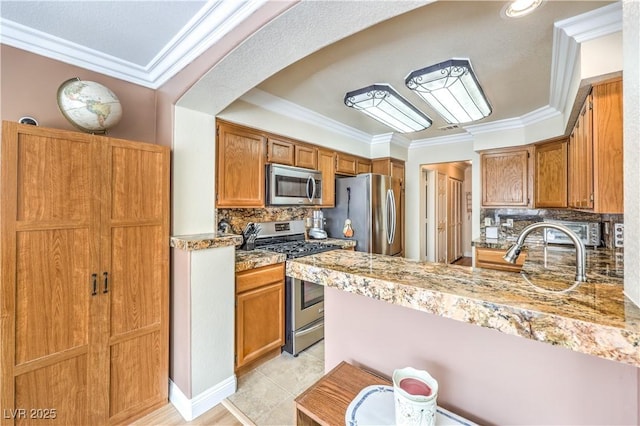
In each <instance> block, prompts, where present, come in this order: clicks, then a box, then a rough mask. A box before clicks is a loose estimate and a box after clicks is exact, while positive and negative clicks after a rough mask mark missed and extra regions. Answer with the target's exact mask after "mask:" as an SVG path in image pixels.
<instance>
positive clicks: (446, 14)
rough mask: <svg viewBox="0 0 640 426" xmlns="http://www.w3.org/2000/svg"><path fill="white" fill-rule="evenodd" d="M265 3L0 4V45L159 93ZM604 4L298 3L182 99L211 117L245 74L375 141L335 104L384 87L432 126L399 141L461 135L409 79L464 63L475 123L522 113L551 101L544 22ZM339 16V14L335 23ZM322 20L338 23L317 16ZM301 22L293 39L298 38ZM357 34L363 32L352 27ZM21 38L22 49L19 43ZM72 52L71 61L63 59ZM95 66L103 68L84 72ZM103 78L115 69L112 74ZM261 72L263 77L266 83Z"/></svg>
mask: <svg viewBox="0 0 640 426" xmlns="http://www.w3.org/2000/svg"><path fill="white" fill-rule="evenodd" d="M264 1H265V0H251V1H249V2H239V1H237V0H222V1H208V2H204V1H190V0H183V1H6V0H1V1H0V16H1V18H2V23H3V29H2V36H3V38H2V42H3V43H8V44H11V43H13V42H15V41H16V40H18V41H17V42H16V43H17V44H12V45H14V46H16V47H19V48H22V49H26V50H31V51H33V52H34V53H38V54H46V55H47V56H50V57H53V58H55V59H60V60H63V61H67V62H70V63H74V64H75V65H79V66H85V67H87V68H89V69H93V70H94V71H98V72H103V73H105V74H108V75H112V76H114V77H118V78H123V79H129V76H131V77H133V78H130V79H129V81H132V82H134V83H138V84H146V85H149V86H150V87H158V85H159V84H161V82H162V81H166V79H167V78H169V77H170V76H171V75H173V73H175V72H177V71H178V70H179V69H180V68H181V67H182V66H185V65H186V64H187V63H188V62H189V61H191V60H193V59H194V56H193V55H195V54H197V52H201V51H202V49H203V48H204V47H203V45H198V43H199V42H202V41H203V40H206V41H207V43H208V44H207V46H210V45H212V44H213V43H214V42H215V40H216V39H215V38H214V37H212V34H218V33H219V34H218V35H217V37H220V36H222V34H223V33H224V32H226V31H229V30H230V29H231V28H233V26H234V25H237V23H238V22H240V21H241V20H242V19H245V18H246V16H248V15H249V14H250V13H252V11H255V10H256V9H257V8H259V7H260V6H261V5H262V4H264ZM425 3H428V1H427V2H425ZM610 3H612V2H610V1H590V0H588V1H575V0H574V1H553V0H551V1H547V2H545V3H544V4H543V6H542V7H541V8H540V9H539V10H537V11H536V12H535V13H533V14H532V15H529V16H527V17H524V18H519V19H506V18H503V15H502V14H501V10H502V8H503V7H504V6H505V4H506V2H505V1H451V0H441V1H437V2H434V3H431V4H426V5H424V6H421V7H417V6H419V4H410V2H393V1H391V2H381V1H372V2H355V3H354V2H351V1H303V2H301V3H299V4H297V5H296V6H294V7H292V8H291V9H290V10H289V11H287V12H285V13H284V14H283V15H282V16H281V17H279V18H277V19H276V21H281V22H283V23H286V22H287V19H289V20H293V21H291V22H290V23H289V24H286V25H285V24H283V25H280V26H279V27H278V26H277V25H276V26H274V25H272V24H273V23H274V22H272V23H270V24H269V25H268V26H271V27H272V28H278V29H277V30H274V31H271V33H268V32H265V34H271V35H270V36H265V37H262V38H260V37H257V38H256V37H255V36H254V37H252V38H250V39H248V40H247V41H245V42H244V43H243V44H242V45H240V46H239V48H238V49H237V51H238V53H239V55H236V56H240V58H239V59H234V60H233V61H230V60H229V59H230V58H232V57H233V56H234V53H235V52H232V53H231V54H230V55H229V58H225V60H224V61H223V63H222V66H216V67H215V68H218V69H219V71H218V72H210V73H209V75H207V76H205V77H204V78H203V79H202V80H201V81H200V82H198V83H197V84H196V85H195V86H194V87H193V89H192V90H190V91H189V92H188V93H187V94H186V95H185V97H184V98H183V99H182V100H181V102H182V103H184V104H185V105H186V106H187V107H191V108H193V109H196V110H200V111H203V112H213V113H217V111H220V109H219V108H217V107H216V106H217V104H216V99H215V98H216V97H212V96H211V93H220V90H226V89H228V88H233V87H235V86H234V85H239V84H242V82H241V80H242V81H245V80H247V78H244V76H243V78H241V79H240V78H236V77H234V76H238V75H241V74H243V75H245V74H246V75H251V76H252V77H251V78H249V79H248V80H249V81H251V83H250V85H251V86H253V85H257V88H258V89H260V90H261V91H263V92H266V93H268V94H270V95H273V96H275V97H276V98H272V99H280V100H284V101H288V102H290V103H293V104H295V105H297V106H300V107H303V108H305V109H306V110H308V111H313V112H314V113H316V114H318V115H320V116H323V117H326V118H328V119H330V120H333V121H336V122H338V123H341V124H342V125H344V126H347V127H350V128H353V129H356V130H357V131H360V132H362V133H363V134H367V135H379V134H384V133H388V132H390V129H389V128H387V127H385V126H383V125H382V124H379V123H377V122H376V121H374V120H372V119H371V118H369V117H367V116H365V115H363V114H361V113H359V112H357V111H355V110H352V109H350V108H347V107H345V106H344V104H343V98H344V94H345V93H346V92H348V91H352V90H356V89H359V88H362V87H365V86H368V85H371V84H373V83H389V84H391V85H392V86H393V87H394V88H395V89H396V90H397V91H399V92H400V93H401V94H402V95H403V96H404V97H405V98H407V99H408V100H409V101H411V102H412V103H414V104H415V105H416V106H417V107H418V108H420V109H421V110H423V111H424V112H425V113H427V114H428V115H429V116H430V117H431V118H432V119H433V120H434V125H433V126H432V128H430V129H427V130H425V131H422V132H415V133H410V134H405V137H407V139H410V140H418V139H423V138H432V137H437V136H443V135H446V134H451V133H456V132H462V131H463V130H460V129H454V130H448V131H446V132H445V131H441V130H438V128H439V127H442V126H446V123H445V122H444V120H442V118H440V117H439V116H438V115H437V114H436V113H435V112H434V111H432V110H431V109H430V108H429V107H428V106H427V105H426V104H424V103H423V101H422V100H421V99H419V98H418V97H417V96H416V95H415V94H413V93H412V92H411V91H409V90H408V89H407V88H406V87H405V86H404V78H405V77H406V76H407V74H409V73H410V72H411V71H412V70H415V69H419V68H424V67H426V66H429V65H432V64H435V63H438V62H441V61H444V60H447V59H449V58H454V57H460V58H469V59H470V60H471V62H472V64H473V67H474V69H475V71H476V74H477V76H478V79H479V81H480V83H481V85H482V86H483V88H484V91H485V93H486V95H487V97H488V98H489V101H490V103H491V105H492V107H493V113H492V115H491V116H489V117H488V118H486V119H484V120H481V121H479V122H477V123H479V124H486V123H491V122H493V121H498V120H503V119H510V118H517V117H521V116H523V115H525V114H528V113H531V112H533V111H535V110H537V109H539V108H542V107H545V106H547V105H549V104H550V99H551V98H552V94H551V93H550V88H551V87H552V86H553V84H551V81H550V78H551V67H552V52H553V25H554V22H557V21H560V20H563V19H566V18H569V17H573V16H576V15H579V14H582V13H584V12H587V11H591V10H594V9H598V8H601V7H602V6H605V5H607V4H610ZM404 4H406V6H404ZM394 7H395V8H396V9H397V10H398V12H396V13H401V11H402V8H403V7H405V10H410V11H409V12H407V13H402V14H400V15H398V16H396V17H394V18H391V19H388V20H383V21H382V22H380V23H378V24H377V25H374V26H372V27H368V28H367V27H366V25H361V19H360V18H361V16H363V15H365V16H368V14H369V12H371V13H380V16H381V17H382V16H383V15H384V13H383V9H385V8H386V9H388V10H389V11H391V10H392V9H393V8H394ZM416 7H417V8H416ZM377 9H380V12H378V11H377ZM411 9H413V10H411ZM340 10H344V11H345V12H344V13H343V14H339V15H336V13H338V12H339V11H340ZM354 10H355V12H354ZM297 11H300V13H298V12H297ZM303 11H309V13H313V15H309V14H308V13H307V14H305V13H304V12H303ZM329 11H331V12H330V13H328V12H329ZM325 13H326V14H327V16H331V15H332V14H333V16H339V18H337V19H333V20H329V19H323V15H324V14H325ZM388 16H392V15H388ZM204 17H206V18H207V19H208V20H205V19H204ZM381 19H384V18H381ZM300 20H302V21H303V22H300ZM372 21H375V19H373V20H372ZM301 26H302V27H303V28H304V31H303V32H300V31H299V28H300V27H301ZM335 26H343V27H344V30H342V33H343V34H345V35H348V34H353V35H351V36H349V37H347V38H342V37H344V35H343V36H341V37H337V38H332V37H334V35H336V34H340V33H341V31H338V30H335V29H333V28H332V27H335ZM359 28H363V30H362V31H358V29H359ZM8 30H10V31H8ZM262 32H264V31H262ZM9 33H10V36H9V37H8V36H7V34H9ZM16 34H18V36H16ZM293 34H298V35H297V36H295V35H293ZM25 35H26V42H25V41H24V40H19V38H20V37H24V36H25ZM43 35H44V36H43ZM39 37H40V38H39ZM189 37H191V38H189ZM258 39H259V40H261V42H260V44H259V46H255V48H254V49H253V50H252V52H253V53H252V55H253V56H252V57H247V56H244V57H242V55H243V54H242V53H240V52H245V51H247V49H245V51H243V50H242V49H243V48H244V47H247V46H252V40H258ZM34 40H35V41H34ZM42 40H44V41H45V42H46V43H43V42H42ZM9 41H11V43H9ZM181 43H182V44H181ZM54 45H55V46H54ZM311 45H317V46H324V47H323V48H321V49H320V50H316V51H315V53H312V54H311V55H309V56H306V57H304V58H302V59H300V60H298V61H297V62H293V61H295V60H296V59H297V58H299V57H301V56H298V57H296V56H295V55H296V54H297V52H302V51H305V49H306V52H308V51H309V49H308V47H305V46H311ZM52 46H53V48H52ZM60 46H61V48H59V49H56V48H57V47H60ZM43 51H44V52H45V53H43ZM87 52H89V53H91V54H90V55H89V54H87ZM172 52H173V53H175V55H173V56H172V55H171V53H172ZM294 52H295V53H294ZM74 54H76V56H77V57H78V58H80V59H81V61H80V62H73V60H70V58H73V57H74ZM245 54H246V52H245ZM305 54H306V53H305ZM189 55H191V56H189ZM260 55H262V56H264V55H267V56H279V57H281V59H280V62H279V63H283V62H284V63H289V64H291V65H290V66H288V67H286V68H284V69H281V68H282V65H280V66H278V65H277V64H278V61H271V62H270V61H269V60H268V59H265V60H264V61H263V62H262V63H258V66H259V67H260V69H259V70H258V69H257V68H256V61H255V58H256V57H260ZM287 57H289V58H292V59H291V60H287V59H286V58H287ZM160 59H163V60H164V62H165V63H164V65H163V67H158V68H159V69H154V68H153V66H155V65H153V66H152V63H154V62H156V61H159V60H160ZM560 59H562V58H560ZM82 60H84V62H82ZM292 62H293V63H292ZM105 63H106V64H107V66H104V67H102V68H92V67H93V65H97V66H98V65H102V64H105ZM225 63H227V64H233V66H232V65H228V66H226V65H225ZM176 64H178V65H176ZM125 66H126V69H123V67H125ZM111 70H115V71H116V72H114V73H110V71H111ZM225 70H226V71H225ZM212 71H213V69H212ZM145 74H148V75H149V77H148V78H147V77H146V76H145ZM265 76H270V77H269V78H267V79H266V80H264V78H265ZM216 89H218V90H216ZM248 89H250V87H248V88H247V87H245V86H243V87H236V88H234V89H233V91H234V92H235V93H237V96H240V95H241V94H242V93H244V92H245V91H246V90H248ZM218 103H220V102H218ZM227 104H228V103H227Z"/></svg>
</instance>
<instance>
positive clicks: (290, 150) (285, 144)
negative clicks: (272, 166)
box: [267, 137, 296, 166]
mask: <svg viewBox="0 0 640 426" xmlns="http://www.w3.org/2000/svg"><path fill="white" fill-rule="evenodd" d="M267 162H268V163H278V164H285V165H287V166H294V165H295V162H296V145H295V144H294V143H293V142H291V141H287V140H283V139H276V138H272V137H269V138H268V139H267Z"/></svg>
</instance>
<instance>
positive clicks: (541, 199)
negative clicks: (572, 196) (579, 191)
mask: <svg viewBox="0 0 640 426" xmlns="http://www.w3.org/2000/svg"><path fill="white" fill-rule="evenodd" d="M568 142H569V140H568V138H565V137H563V138H560V139H554V140H552V141H548V142H545V143H540V144H537V145H535V147H534V156H535V158H534V176H535V178H534V187H535V191H534V192H535V197H534V206H535V207H547V208H549V207H551V208H566V207H567V178H568V174H567V164H568V159H567V147H568Z"/></svg>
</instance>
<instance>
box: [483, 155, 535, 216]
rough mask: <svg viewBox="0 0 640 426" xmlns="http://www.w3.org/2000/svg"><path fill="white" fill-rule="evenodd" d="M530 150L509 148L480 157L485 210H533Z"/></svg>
mask: <svg viewBox="0 0 640 426" xmlns="http://www.w3.org/2000/svg"><path fill="white" fill-rule="evenodd" d="M530 156H531V155H530V148H529V147H518V148H505V149H496V150H491V151H485V152H482V153H481V154H480V168H481V180H482V206H483V207H530V206H531V180H532V179H531V178H530V173H531V166H530Z"/></svg>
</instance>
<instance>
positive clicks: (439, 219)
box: [436, 172, 447, 263]
mask: <svg viewBox="0 0 640 426" xmlns="http://www.w3.org/2000/svg"><path fill="white" fill-rule="evenodd" d="M436 191H437V193H436V224H437V225H436V262H441V263H446V262H447V175H446V174H444V173H440V172H438V177H437V189H436Z"/></svg>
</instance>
